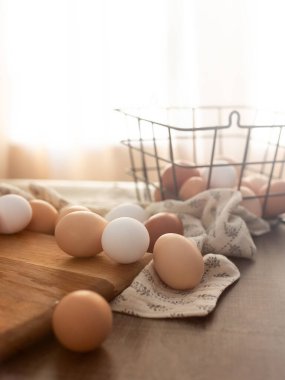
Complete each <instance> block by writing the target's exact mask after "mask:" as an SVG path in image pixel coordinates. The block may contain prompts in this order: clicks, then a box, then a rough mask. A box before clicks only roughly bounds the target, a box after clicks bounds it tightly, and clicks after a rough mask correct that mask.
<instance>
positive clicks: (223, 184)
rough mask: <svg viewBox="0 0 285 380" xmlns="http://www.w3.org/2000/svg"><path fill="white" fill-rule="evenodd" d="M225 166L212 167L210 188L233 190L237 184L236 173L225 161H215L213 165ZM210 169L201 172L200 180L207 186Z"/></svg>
mask: <svg viewBox="0 0 285 380" xmlns="http://www.w3.org/2000/svg"><path fill="white" fill-rule="evenodd" d="M219 164H226V165H227V166H213V167H212V171H211V180H210V186H209V187H210V188H212V189H214V188H233V187H235V186H236V184H237V172H236V170H235V168H234V167H233V166H232V165H229V163H228V162H227V161H223V160H220V161H215V162H214V165H219ZM209 175H210V169H209V168H205V169H204V170H202V178H203V179H204V181H205V182H206V183H207V184H208V181H209Z"/></svg>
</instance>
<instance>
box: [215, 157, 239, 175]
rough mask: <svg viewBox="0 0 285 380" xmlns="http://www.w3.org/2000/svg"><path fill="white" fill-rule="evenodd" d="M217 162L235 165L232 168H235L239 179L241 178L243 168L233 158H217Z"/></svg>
mask: <svg viewBox="0 0 285 380" xmlns="http://www.w3.org/2000/svg"><path fill="white" fill-rule="evenodd" d="M217 160H218V161H225V162H228V163H229V164H233V165H232V166H233V167H234V168H235V170H236V173H237V177H238V178H239V176H240V173H241V168H242V166H241V165H238V164H237V161H235V160H234V159H232V158H231V157H227V156H219V157H217Z"/></svg>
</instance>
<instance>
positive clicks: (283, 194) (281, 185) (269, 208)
mask: <svg viewBox="0 0 285 380" xmlns="http://www.w3.org/2000/svg"><path fill="white" fill-rule="evenodd" d="M267 187H268V185H267V184H266V185H264V186H262V188H261V189H260V191H259V193H258V194H259V195H265V194H266V192H267ZM278 193H280V195H275V196H274V194H278ZM260 200H261V204H262V207H264V206H263V205H264V202H265V197H263V198H260ZM284 212H285V181H281V180H278V181H274V182H272V183H271V185H270V189H269V197H268V199H267V203H266V206H265V210H264V214H263V216H264V217H265V218H275V217H276V216H278V215H280V214H282V213H284Z"/></svg>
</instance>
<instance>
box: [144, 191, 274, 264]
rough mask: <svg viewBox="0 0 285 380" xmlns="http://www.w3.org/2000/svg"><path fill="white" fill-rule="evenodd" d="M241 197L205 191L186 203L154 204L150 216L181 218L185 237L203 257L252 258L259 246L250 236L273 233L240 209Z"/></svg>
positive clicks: (171, 201) (164, 202)
mask: <svg viewBox="0 0 285 380" xmlns="http://www.w3.org/2000/svg"><path fill="white" fill-rule="evenodd" d="M241 199H242V196H241V193H240V192H239V191H235V190H231V189H214V190H206V191H204V192H202V193H200V194H198V195H196V196H195V197H193V198H191V199H188V200H187V201H177V200H166V201H163V202H156V203H151V204H150V205H149V206H148V207H147V208H146V211H147V212H148V214H149V215H153V214H157V213H158V212H172V213H175V214H177V215H178V216H179V218H180V219H181V220H182V223H183V226H184V235H185V236H186V237H189V238H192V239H193V240H195V242H196V243H197V246H198V248H199V249H200V250H201V252H202V254H207V253H216V254H221V255H225V256H236V257H246V258H252V257H253V255H254V253H255V252H256V246H255V244H254V242H253V240H252V237H251V235H260V234H264V233H266V232H268V231H270V225H269V224H268V223H267V222H266V221H265V220H263V219H261V218H258V217H256V216H255V215H253V214H252V213H250V212H249V211H247V210H246V209H245V208H244V207H242V206H240V202H241Z"/></svg>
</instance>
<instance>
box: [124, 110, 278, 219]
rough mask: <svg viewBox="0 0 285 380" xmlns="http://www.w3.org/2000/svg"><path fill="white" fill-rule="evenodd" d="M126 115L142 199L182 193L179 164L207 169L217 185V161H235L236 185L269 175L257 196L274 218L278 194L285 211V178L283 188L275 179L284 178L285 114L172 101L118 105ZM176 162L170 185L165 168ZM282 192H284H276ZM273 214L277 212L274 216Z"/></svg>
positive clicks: (134, 175) (222, 163) (126, 142)
mask: <svg viewBox="0 0 285 380" xmlns="http://www.w3.org/2000/svg"><path fill="white" fill-rule="evenodd" d="M117 111H119V114H120V116H122V117H123V120H124V125H125V127H126V138H125V139H124V140H122V143H123V144H124V145H125V146H126V147H127V148H128V151H129V161H130V168H129V170H128V174H129V175H131V176H132V178H133V181H134V183H135V185H136V195H137V199H138V200H139V201H145V202H149V201H155V200H158V198H157V194H159V199H161V200H164V199H169V198H172V199H180V198H179V189H180V185H179V183H178V181H177V171H176V169H178V168H179V167H180V168H187V167H189V168H190V167H191V168H192V167H195V168H196V169H198V170H199V171H200V172H202V171H205V170H206V171H207V179H206V188H207V189H208V188H210V187H211V179H212V177H213V174H215V172H214V170H215V167H235V169H236V170H237V181H236V189H237V190H241V188H242V186H243V183H244V179H245V178H249V176H250V175H251V176H252V175H253V174H254V175H257V174H258V175H260V176H262V177H263V178H264V179H266V186H265V190H263V193H260V194H259V193H254V194H253V195H249V196H248V195H244V199H250V198H257V199H259V200H260V202H261V204H262V216H263V217H266V218H269V217H268V215H269V216H270V213H268V212H267V210H268V209H269V207H270V199H272V198H273V197H274V199H278V203H279V204H284V207H281V208H280V210H281V211H280V214H282V213H283V212H285V180H284V186H283V185H282V184H281V185H282V186H281V190H280V189H279V190H278V191H273V187H272V185H273V183H274V182H276V181H279V182H281V181H282V180H283V178H284V164H285V133H284V127H285V115H284V113H281V112H272V111H269V110H259V109H256V108H252V107H244V106H235V107H230V106H229V107H215V106H211V107H198V108H186V107H169V108H164V109H155V110H151V109H147V110H146V109H135V110H134V109H132V110H131V111H129V110H121V109H119V110H117ZM167 166H168V167H169V166H170V167H171V168H172V169H171V173H172V174H171V175H172V181H173V183H174V188H173V189H172V191H171V193H169V191H168V189H167V188H165V186H164V182H163V173H164V170H165V167H167ZM276 197H278V198H276ZM270 217H271V216H270Z"/></svg>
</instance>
